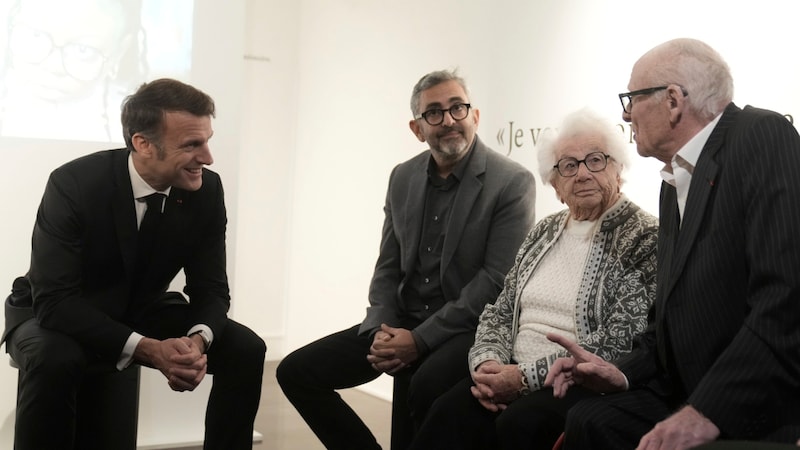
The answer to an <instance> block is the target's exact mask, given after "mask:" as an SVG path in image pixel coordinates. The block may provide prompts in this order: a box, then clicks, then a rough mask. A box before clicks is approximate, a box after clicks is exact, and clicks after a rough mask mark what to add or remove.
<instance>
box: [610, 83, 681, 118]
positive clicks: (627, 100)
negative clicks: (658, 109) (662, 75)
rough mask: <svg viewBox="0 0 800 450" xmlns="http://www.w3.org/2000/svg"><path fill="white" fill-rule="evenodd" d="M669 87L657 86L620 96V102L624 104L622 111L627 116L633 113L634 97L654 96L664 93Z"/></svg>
mask: <svg viewBox="0 0 800 450" xmlns="http://www.w3.org/2000/svg"><path fill="white" fill-rule="evenodd" d="M668 87H669V86H656V87H651V88H647V89H639V90H637V91H630V92H624V93H622V94H619V102H620V103H622V111H623V112H625V113H626V114H630V113H631V105H632V103H631V100H633V97H636V96H637V95H650V94H654V93H656V92H658V91H663V90H664V89H666V88H668Z"/></svg>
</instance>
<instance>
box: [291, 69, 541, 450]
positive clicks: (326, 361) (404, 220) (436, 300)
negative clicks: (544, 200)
mask: <svg viewBox="0 0 800 450" xmlns="http://www.w3.org/2000/svg"><path fill="white" fill-rule="evenodd" d="M411 112H412V114H413V119H412V120H411V121H410V123H409V126H410V128H411V131H412V132H413V133H414V135H415V136H416V137H417V138H418V139H419V140H420V142H426V143H427V144H428V145H429V146H430V149H429V150H426V151H424V152H422V153H420V154H419V155H417V156H416V157H414V158H412V159H410V160H408V161H406V162H404V163H402V164H400V165H398V166H397V167H395V169H394V170H393V171H392V174H391V176H390V179H389V188H388V192H387V195H386V204H385V206H384V212H385V215H386V216H385V221H384V225H383V231H382V238H381V244H380V254H379V256H378V261H377V263H376V265H375V271H374V274H373V277H372V282H371V285H370V288H369V307H368V308H367V314H366V317H365V318H364V320H363V321H362V322H361V323H360V324H358V325H355V326H353V327H351V328H348V329H346V330H343V331H340V332H338V333H334V334H332V335H330V336H327V337H323V338H322V339H320V340H318V341H316V342H313V343H311V344H308V345H306V346H305V347H302V348H300V349H298V350H296V351H294V352H293V353H291V354H290V355H288V356H287V357H286V358H285V359H284V360H283V361H282V362H281V363H280V365H279V366H278V369H277V377H278V381H279V383H280V385H281V388H282V389H283V392H284V394H286V397H287V398H288V399H289V400H290V401H291V402H292V404H293V405H294V406H295V408H297V410H298V412H299V413H300V415H301V416H303V418H304V419H305V421H306V422H307V423H308V425H309V426H310V427H311V429H312V430H313V431H314V433H316V435H317V437H318V438H319V439H320V440H321V441H322V443H323V444H324V445H325V446H326V448H329V449H345V448H346V449H354V448H357V449H361V450H369V449H376V448H380V446H379V445H378V443H377V441H376V439H375V437H374V436H373V434H372V433H371V432H370V431H369V429H368V428H367V427H366V425H365V424H364V422H363V421H362V420H361V419H360V418H359V417H358V415H357V414H356V413H355V412H354V411H353V410H352V409H351V408H350V406H348V405H347V404H346V403H345V402H344V401H343V400H342V399H341V397H340V396H339V394H337V393H336V389H344V388H349V387H354V386H358V385H361V384H364V383H366V382H368V381H371V380H374V379H375V378H377V377H378V376H380V375H381V374H383V373H386V374H389V375H392V376H393V377H394V400H393V405H392V449H395V450H401V449H405V448H406V447H407V445H408V443H409V441H410V439H411V437H412V436H413V433H414V425H413V422H414V421H416V422H419V421H421V420H422V419H423V418H424V417H425V414H426V412H427V409H428V407H429V406H430V404H431V403H432V402H433V400H434V399H435V398H436V397H437V396H438V395H440V394H441V393H443V392H445V391H447V390H448V389H449V388H450V387H451V386H452V385H453V384H454V383H455V382H457V381H458V380H460V379H461V378H463V377H464V376H466V375H467V374H468V373H469V371H468V368H467V364H466V361H467V351H468V350H469V348H470V346H471V345H472V341H473V338H474V334H475V325H476V323H477V321H478V315H479V314H480V313H481V311H483V307H484V305H486V304H487V303H490V302H493V301H494V300H495V299H496V298H497V295H498V294H499V293H500V290H501V288H502V286H503V277H504V276H505V274H506V272H507V271H508V269H509V268H510V267H511V265H512V263H513V262H514V252H515V250H516V249H517V247H519V245H520V243H521V242H522V239H523V238H524V237H525V233H526V232H527V231H528V230H529V229H530V227H531V225H532V224H533V220H534V200H535V184H534V179H533V175H532V174H531V173H530V172H529V171H528V170H526V169H525V168H523V167H522V166H521V165H520V164H518V163H516V162H513V161H511V160H509V159H508V158H506V157H505V156H503V155H501V154H500V153H497V152H495V151H492V150H491V149H489V148H487V147H486V146H485V145H484V144H483V143H482V142H481V141H480V139H478V136H477V134H476V130H477V127H478V119H479V111H478V109H476V108H474V107H473V106H472V104H471V103H470V99H469V94H468V92H467V88H466V84H465V82H464V80H463V79H462V78H461V77H459V76H458V75H456V74H455V73H453V72H450V71H438V72H433V73H429V74H427V75H425V76H424V77H422V79H420V80H419V82H418V83H417V85H416V86H415V87H414V90H413V92H412V96H411ZM409 411H410V412H409ZM412 417H413V418H412Z"/></svg>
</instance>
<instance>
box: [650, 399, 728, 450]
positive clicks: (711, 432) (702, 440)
mask: <svg viewBox="0 0 800 450" xmlns="http://www.w3.org/2000/svg"><path fill="white" fill-rule="evenodd" d="M717 437H719V428H717V426H716V425H714V423H713V422H711V421H710V420H709V419H708V418H707V417H706V416H704V415H702V414H700V412H699V411H698V410H696V409H694V408H693V407H692V406H684V407H683V408H681V410H680V411H678V412H676V413H675V414H673V415H671V416H669V417H668V418H666V419H664V420H662V421H661V422H659V423H657V424H656V426H655V427H654V428H653V429H652V430H650V432H649V433H647V434H645V435H644V436H642V439H641V440H640V441H639V446H638V447H636V450H656V449H658V450H684V449H689V448H693V447H696V446H698V445H701V444H706V443H708V442H711V441H713V440H715V439H717Z"/></svg>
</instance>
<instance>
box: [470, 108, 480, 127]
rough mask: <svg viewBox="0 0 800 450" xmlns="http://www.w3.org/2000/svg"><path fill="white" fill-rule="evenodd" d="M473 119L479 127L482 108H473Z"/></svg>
mask: <svg viewBox="0 0 800 450" xmlns="http://www.w3.org/2000/svg"><path fill="white" fill-rule="evenodd" d="M472 117H473V119H472V121H473V122H474V123H475V128H478V124H479V123H480V121H481V110H479V109H477V108H475V109H473V110H472Z"/></svg>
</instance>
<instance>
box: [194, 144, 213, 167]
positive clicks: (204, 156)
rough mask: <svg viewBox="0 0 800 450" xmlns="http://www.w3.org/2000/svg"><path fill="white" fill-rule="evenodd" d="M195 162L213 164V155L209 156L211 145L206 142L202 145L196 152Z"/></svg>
mask: <svg viewBox="0 0 800 450" xmlns="http://www.w3.org/2000/svg"><path fill="white" fill-rule="evenodd" d="M197 162H199V163H201V164H204V165H206V166H210V165H212V164H214V157H213V156H211V147H209V146H208V144H205V145H203V147H202V148H201V149H200V151H199V152H198V153H197Z"/></svg>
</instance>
